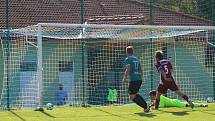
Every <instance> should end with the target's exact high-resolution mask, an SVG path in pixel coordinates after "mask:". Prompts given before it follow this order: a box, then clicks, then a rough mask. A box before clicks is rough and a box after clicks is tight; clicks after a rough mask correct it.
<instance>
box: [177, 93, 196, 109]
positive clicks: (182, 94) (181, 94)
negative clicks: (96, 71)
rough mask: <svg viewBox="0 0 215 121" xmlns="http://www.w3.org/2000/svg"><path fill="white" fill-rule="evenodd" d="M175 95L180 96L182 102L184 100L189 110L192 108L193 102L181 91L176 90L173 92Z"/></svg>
mask: <svg viewBox="0 0 215 121" xmlns="http://www.w3.org/2000/svg"><path fill="white" fill-rule="evenodd" d="M175 93H176V94H178V95H179V96H181V97H182V98H183V99H184V100H186V101H187V102H188V104H189V106H190V107H191V108H194V104H193V102H192V101H191V100H190V99H189V97H188V96H187V95H186V94H184V93H183V92H182V91H181V90H179V89H178V90H176V91H175Z"/></svg>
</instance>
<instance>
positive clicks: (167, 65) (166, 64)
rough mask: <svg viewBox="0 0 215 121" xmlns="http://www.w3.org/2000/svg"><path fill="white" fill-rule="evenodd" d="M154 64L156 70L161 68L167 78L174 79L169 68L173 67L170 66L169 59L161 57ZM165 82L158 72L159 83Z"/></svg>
mask: <svg viewBox="0 0 215 121" xmlns="http://www.w3.org/2000/svg"><path fill="white" fill-rule="evenodd" d="M155 66H156V68H157V70H158V72H160V71H161V70H163V71H164V72H165V74H166V77H167V78H172V80H173V81H174V78H173V74H172V72H171V69H173V68H172V64H171V62H170V61H169V60H167V59H162V60H160V61H159V62H157V63H156V64H155ZM165 82H166V81H165V79H164V77H163V76H162V75H161V72H160V83H161V84H163V83H165Z"/></svg>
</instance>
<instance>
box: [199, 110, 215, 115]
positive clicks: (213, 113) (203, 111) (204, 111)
mask: <svg viewBox="0 0 215 121" xmlns="http://www.w3.org/2000/svg"><path fill="white" fill-rule="evenodd" d="M208 111H214V110H199V112H201V113H207V114H210V115H215V112H212V113H211V112H208Z"/></svg>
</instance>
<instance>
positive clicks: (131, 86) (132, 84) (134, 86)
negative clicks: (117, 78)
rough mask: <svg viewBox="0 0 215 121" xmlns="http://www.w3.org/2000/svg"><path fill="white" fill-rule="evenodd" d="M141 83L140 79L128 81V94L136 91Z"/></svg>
mask: <svg viewBox="0 0 215 121" xmlns="http://www.w3.org/2000/svg"><path fill="white" fill-rule="evenodd" d="M141 84H142V80H139V81H131V82H129V87H128V92H129V94H136V93H138V92H139V89H140V87H141Z"/></svg>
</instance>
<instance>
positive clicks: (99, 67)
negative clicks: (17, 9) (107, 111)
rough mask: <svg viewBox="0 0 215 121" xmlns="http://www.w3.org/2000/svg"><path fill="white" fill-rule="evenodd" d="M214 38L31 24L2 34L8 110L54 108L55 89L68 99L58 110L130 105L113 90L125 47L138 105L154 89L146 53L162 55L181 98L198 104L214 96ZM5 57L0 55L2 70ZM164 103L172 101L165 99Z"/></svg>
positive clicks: (121, 90) (147, 29) (175, 30)
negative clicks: (136, 76) (137, 77)
mask: <svg viewBox="0 0 215 121" xmlns="http://www.w3.org/2000/svg"><path fill="white" fill-rule="evenodd" d="M214 30H215V27H214V26H157V25H106V24H105V25H97V24H63V23H62V24H60V23H38V24H37V25H34V26H28V27H25V28H20V29H14V30H10V40H9V41H10V42H11V43H10V44H11V45H10V50H11V51H10V52H11V54H10V57H9V58H10V60H9V64H10V65H9V66H8V70H9V72H7V71H5V72H4V76H6V75H7V74H6V73H8V75H9V76H10V78H9V81H10V83H9V87H10V97H9V99H10V104H11V106H12V107H35V106H40V107H43V106H44V105H45V104H47V103H53V104H55V105H56V104H57V103H56V93H58V88H59V87H58V86H59V84H62V85H63V88H64V90H65V91H66V92H67V94H68V95H67V97H66V98H65V104H68V105H71V106H76V105H80V106H81V105H83V104H84V105H85V104H87V105H88V104H89V105H109V104H112V103H115V104H127V103H131V101H129V99H128V92H127V88H128V87H127V84H124V83H122V82H121V80H122V76H123V74H124V59H125V57H126V54H125V47H127V46H129V45H131V46H133V47H134V50H135V55H137V56H138V57H139V58H140V60H141V64H142V66H143V67H144V75H143V86H142V87H141V89H140V94H141V95H142V96H143V97H145V98H146V100H148V101H149V98H148V92H149V91H151V90H155V89H156V86H157V85H158V83H159V75H158V73H157V72H156V69H155V67H154V52H155V51H156V50H163V51H164V53H165V57H166V58H168V59H170V60H171V62H172V63H173V65H174V72H175V78H176V81H177V83H178V84H179V85H180V88H181V90H183V91H184V92H185V93H187V94H188V96H190V97H191V99H193V100H202V101H204V100H206V98H207V97H214V95H215V59H214V58H215V46H214V42H215V36H214V33H215V32H214ZM3 41H4V40H3ZM3 44H4V43H3ZM4 47H6V46H3V53H4V52H5V51H4ZM6 56H7V55H6V54H3V58H4V62H5V61H6V60H5V58H6ZM34 63H36V66H35V65H34ZM34 66H35V67H34ZM4 67H5V68H6V66H4ZM4 70H6V69H4ZM35 77H36V78H35ZM6 78H7V77H4V79H3V85H2V87H3V88H2V91H1V105H2V106H4V105H6V103H5V99H6V98H7V91H6V87H7V83H6ZM23 80H25V81H23ZM21 82H22V83H21ZM23 82H26V83H25V84H24V83H23ZM109 89H112V90H116V92H117V94H116V95H115V96H116V100H115V101H110V100H108V99H107V98H108V96H109V92H108V91H109ZM167 95H168V96H170V97H174V98H178V97H177V96H176V95H175V94H173V93H172V92H168V94H167Z"/></svg>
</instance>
